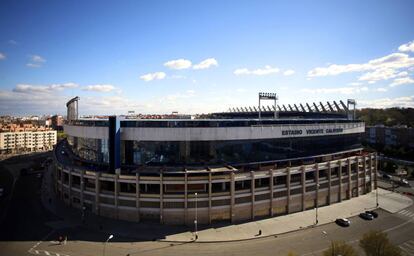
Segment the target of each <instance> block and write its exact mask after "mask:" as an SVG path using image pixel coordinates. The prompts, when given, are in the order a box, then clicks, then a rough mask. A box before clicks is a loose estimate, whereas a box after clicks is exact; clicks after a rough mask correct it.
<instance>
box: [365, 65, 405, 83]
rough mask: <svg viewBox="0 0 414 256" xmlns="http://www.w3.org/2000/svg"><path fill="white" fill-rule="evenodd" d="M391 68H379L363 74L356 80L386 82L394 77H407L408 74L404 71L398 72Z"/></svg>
mask: <svg viewBox="0 0 414 256" xmlns="http://www.w3.org/2000/svg"><path fill="white" fill-rule="evenodd" d="M397 72H398V71H397V70H395V69H392V68H379V69H376V70H374V71H373V72H368V73H365V74H364V75H362V76H360V77H359V79H358V80H360V81H380V80H388V79H391V78H395V77H402V76H407V75H408V73H407V72H406V71H403V72H399V73H397Z"/></svg>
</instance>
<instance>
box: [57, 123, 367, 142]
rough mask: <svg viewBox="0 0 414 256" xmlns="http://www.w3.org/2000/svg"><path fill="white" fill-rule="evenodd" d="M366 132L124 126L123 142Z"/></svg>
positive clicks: (357, 126) (74, 132) (95, 135)
mask: <svg viewBox="0 0 414 256" xmlns="http://www.w3.org/2000/svg"><path fill="white" fill-rule="evenodd" d="M64 128H65V132H66V133H67V134H68V135H69V136H73V137H82V138H92V139H108V130H107V127H99V126H75V125H65V126H64ZM315 131H317V132H315ZM364 131H365V124H364V123H363V122H355V123H325V124H323V123H322V124H312V125H309V124H306V125H305V124H290V125H286V124H275V125H263V126H249V127H211V128H210V127H204V128H197V127H194V128H167V127H121V140H133V141H164V142H165V141H229V140H254V139H277V138H294V137H312V136H321V135H343V134H355V133H363V132H364Z"/></svg>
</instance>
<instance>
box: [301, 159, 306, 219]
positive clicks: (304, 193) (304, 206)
mask: <svg viewBox="0 0 414 256" xmlns="http://www.w3.org/2000/svg"><path fill="white" fill-rule="evenodd" d="M300 169H301V183H302V211H304V210H305V209H306V205H305V195H306V174H305V166H303V165H302V166H301V167H300Z"/></svg>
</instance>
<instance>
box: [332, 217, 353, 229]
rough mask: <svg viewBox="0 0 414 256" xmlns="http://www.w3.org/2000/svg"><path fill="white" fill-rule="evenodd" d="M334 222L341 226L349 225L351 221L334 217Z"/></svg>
mask: <svg viewBox="0 0 414 256" xmlns="http://www.w3.org/2000/svg"><path fill="white" fill-rule="evenodd" d="M335 223H336V224H338V225H339V226H342V227H349V226H350V225H351V221H350V220H348V219H345V218H340V219H336V220H335Z"/></svg>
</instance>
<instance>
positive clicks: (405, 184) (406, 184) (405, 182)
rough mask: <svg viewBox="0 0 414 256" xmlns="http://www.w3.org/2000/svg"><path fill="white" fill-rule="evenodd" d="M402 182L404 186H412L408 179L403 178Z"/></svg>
mask: <svg viewBox="0 0 414 256" xmlns="http://www.w3.org/2000/svg"><path fill="white" fill-rule="evenodd" d="M400 184H401V185H402V186H406V187H409V186H410V183H408V181H407V180H406V179H401V180H400Z"/></svg>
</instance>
